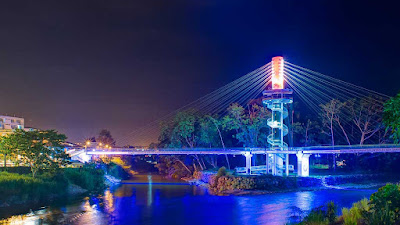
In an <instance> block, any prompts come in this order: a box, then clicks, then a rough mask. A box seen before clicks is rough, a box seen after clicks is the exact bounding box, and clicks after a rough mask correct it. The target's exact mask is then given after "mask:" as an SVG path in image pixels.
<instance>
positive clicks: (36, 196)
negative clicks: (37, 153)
mask: <svg viewBox="0 0 400 225" xmlns="http://www.w3.org/2000/svg"><path fill="white" fill-rule="evenodd" d="M66 184H67V182H66V180H65V179H63V178H60V177H54V176H49V175H46V176H39V177H37V178H33V177H31V176H30V175H21V174H16V173H8V172H0V193H1V195H0V199H2V200H4V201H5V200H7V199H8V198H10V197H11V196H18V198H19V200H21V201H24V200H28V199H30V200H32V201H40V200H43V199H46V198H48V197H49V195H52V194H54V195H55V194H63V193H65V191H66V187H67V185H66Z"/></svg>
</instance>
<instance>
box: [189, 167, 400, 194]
mask: <svg viewBox="0 0 400 225" xmlns="http://www.w3.org/2000/svg"><path fill="white" fill-rule="evenodd" d="M193 177H194V179H193V180H191V181H190V182H191V183H193V184H195V185H198V186H204V187H206V188H208V190H209V191H210V193H211V194H214V195H261V194H270V193H280V192H293V191H316V190H323V189H339V190H340V189H342V190H346V189H347V190H350V189H371V188H379V187H382V186H384V185H385V184H386V183H389V182H394V183H395V182H398V181H400V177H399V176H398V175H393V174H358V175H340V176H319V177H278V176H272V175H260V176H237V175H230V174H229V173H228V172H226V171H224V170H223V169H222V170H220V171H218V173H215V172H204V171H196V172H195V173H194V174H193Z"/></svg>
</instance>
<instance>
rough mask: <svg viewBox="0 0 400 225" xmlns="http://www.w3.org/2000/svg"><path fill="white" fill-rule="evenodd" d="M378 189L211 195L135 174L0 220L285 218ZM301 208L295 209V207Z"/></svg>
mask: <svg viewBox="0 0 400 225" xmlns="http://www.w3.org/2000/svg"><path fill="white" fill-rule="evenodd" d="M372 192H374V190H364V191H360V190H354V191H345V190H322V191H314V192H292V193H277V194H268V195H257V196H212V195H209V194H208V192H207V190H206V189H205V188H202V187H197V186H189V185H186V184H185V183H181V182H178V183H173V182H171V181H169V180H165V179H162V178H160V177H158V176H152V175H145V176H137V177H135V179H132V180H129V181H125V184H123V185H121V186H118V187H114V188H110V189H108V190H106V191H105V192H104V195H103V196H91V197H88V198H86V199H84V200H82V201H78V202H73V203H67V204H58V205H53V206H50V207H47V208H42V209H40V210H36V211H33V212H31V213H27V214H24V215H17V216H12V217H10V218H8V219H6V220H3V221H0V223H5V224H176V225H179V224H191V225H204V224H207V225H208V224H249V225H250V224H251V225H253V224H285V223H286V222H287V221H288V220H289V219H296V218H297V219H298V217H299V215H300V214H301V212H302V211H308V210H310V209H311V208H313V207H317V206H320V205H322V204H323V203H325V202H327V201H330V200H334V201H336V202H337V203H339V206H340V207H341V206H346V207H348V206H350V205H351V204H352V202H354V201H358V200H360V199H362V198H363V197H369V195H370V194H371V193H372ZM296 210H297V211H296Z"/></svg>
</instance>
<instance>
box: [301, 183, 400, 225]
mask: <svg viewBox="0 0 400 225" xmlns="http://www.w3.org/2000/svg"><path fill="white" fill-rule="evenodd" d="M399 208H400V185H399V184H391V183H389V184H386V185H385V186H383V187H381V188H379V189H378V191H377V192H375V193H373V194H372V195H371V196H370V198H369V199H367V198H364V199H362V200H361V201H358V202H355V203H353V204H352V207H350V208H342V209H341V215H340V216H337V211H338V207H337V206H336V205H335V203H334V202H333V201H330V202H328V203H325V205H323V206H320V207H317V208H314V209H312V210H311V211H310V213H309V214H308V215H307V216H305V217H304V218H302V220H301V221H300V222H299V223H298V224H304V225H307V224H326V225H329V224H337V225H341V224H343V225H346V224H400V214H399Z"/></svg>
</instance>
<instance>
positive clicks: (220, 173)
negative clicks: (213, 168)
mask: <svg viewBox="0 0 400 225" xmlns="http://www.w3.org/2000/svg"><path fill="white" fill-rule="evenodd" d="M226 175H227V172H226V168H225V166H223V167H221V168H219V169H218V172H217V177H222V176H226Z"/></svg>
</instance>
